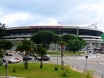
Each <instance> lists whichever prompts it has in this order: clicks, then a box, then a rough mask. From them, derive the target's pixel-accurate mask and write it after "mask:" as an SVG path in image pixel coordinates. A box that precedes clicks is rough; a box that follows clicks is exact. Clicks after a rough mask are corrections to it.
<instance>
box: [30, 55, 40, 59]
mask: <svg viewBox="0 0 104 78" xmlns="http://www.w3.org/2000/svg"><path fill="white" fill-rule="evenodd" d="M29 56H32V57H34V59H37V58H38V55H37V54H29Z"/></svg>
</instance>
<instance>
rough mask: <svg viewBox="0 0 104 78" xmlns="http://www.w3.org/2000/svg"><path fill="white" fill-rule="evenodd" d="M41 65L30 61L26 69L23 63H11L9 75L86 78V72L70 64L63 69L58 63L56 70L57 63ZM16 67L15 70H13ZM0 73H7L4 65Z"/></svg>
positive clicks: (30, 77)
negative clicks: (81, 71)
mask: <svg viewBox="0 0 104 78" xmlns="http://www.w3.org/2000/svg"><path fill="white" fill-rule="evenodd" d="M39 66H40V64H39V63H29V64H28V69H25V68H24V66H23V63H21V64H10V65H8V75H9V76H16V77H26V78H85V74H83V73H80V72H77V71H74V70H72V69H71V67H70V66H66V67H64V70H62V69H61V68H62V67H61V66H60V65H57V68H58V70H57V71H55V67H56V64H49V63H44V64H43V68H42V69H40V68H39ZM14 67H15V72H13V69H14ZM0 75H1V76H5V75H6V69H5V67H4V66H0Z"/></svg>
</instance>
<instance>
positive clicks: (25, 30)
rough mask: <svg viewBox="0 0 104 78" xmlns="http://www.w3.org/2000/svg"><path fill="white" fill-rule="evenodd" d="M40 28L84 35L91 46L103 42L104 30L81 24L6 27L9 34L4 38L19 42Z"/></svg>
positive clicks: (15, 42) (28, 37)
mask: <svg viewBox="0 0 104 78" xmlns="http://www.w3.org/2000/svg"><path fill="white" fill-rule="evenodd" d="M40 30H51V31H53V32H54V33H56V34H59V35H61V34H62V35H65V34H73V35H77V36H79V37H82V38H83V39H84V40H85V41H86V42H87V43H88V44H89V45H90V47H92V46H93V47H98V46H101V44H102V43H103V41H102V38H101V34H103V31H101V30H99V29H97V28H90V27H79V26H21V27H9V28H7V29H6V33H7V36H5V37H3V39H6V40H11V41H12V42H13V43H14V44H18V43H19V41H20V40H22V39H23V38H27V39H30V37H31V35H32V34H33V33H36V32H38V31H40Z"/></svg>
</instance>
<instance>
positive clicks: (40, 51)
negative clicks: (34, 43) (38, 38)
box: [37, 45, 46, 68]
mask: <svg viewBox="0 0 104 78" xmlns="http://www.w3.org/2000/svg"><path fill="white" fill-rule="evenodd" d="M37 54H38V55H39V56H40V57H41V60H40V68H42V67H43V63H42V61H43V57H44V55H46V49H45V48H44V47H43V46H41V45H40V46H38V47H37Z"/></svg>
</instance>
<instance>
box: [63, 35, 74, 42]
mask: <svg viewBox="0 0 104 78" xmlns="http://www.w3.org/2000/svg"><path fill="white" fill-rule="evenodd" d="M70 39H75V36H74V35H71V34H66V35H63V36H62V40H63V41H65V42H67V41H68V40H70Z"/></svg>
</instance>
